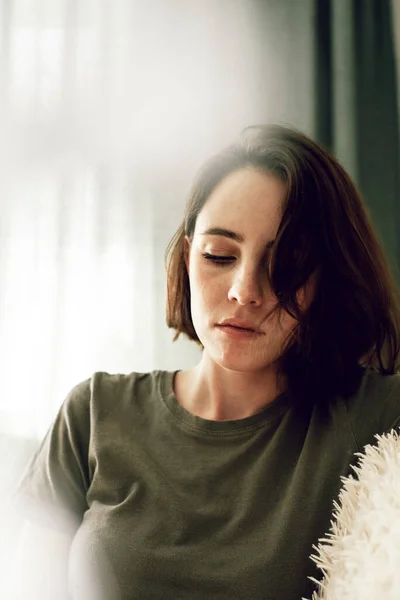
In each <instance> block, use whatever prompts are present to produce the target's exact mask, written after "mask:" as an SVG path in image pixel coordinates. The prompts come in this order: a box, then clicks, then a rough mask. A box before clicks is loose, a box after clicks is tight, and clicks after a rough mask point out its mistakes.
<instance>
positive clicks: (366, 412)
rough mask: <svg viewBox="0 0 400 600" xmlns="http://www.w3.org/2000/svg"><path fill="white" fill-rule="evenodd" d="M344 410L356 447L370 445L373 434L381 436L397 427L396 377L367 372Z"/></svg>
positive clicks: (399, 389)
mask: <svg viewBox="0 0 400 600" xmlns="http://www.w3.org/2000/svg"><path fill="white" fill-rule="evenodd" d="M347 408H348V413H349V419H350V423H351V427H352V430H353V433H354V435H355V438H356V441H357V444H358V446H359V448H360V449H361V448H363V447H364V446H365V445H367V444H374V443H375V441H376V440H375V435H376V434H379V435H385V434H387V433H389V432H390V431H392V429H397V428H398V427H399V425H400V374H398V373H396V374H393V375H383V374H381V373H379V372H377V371H375V370H372V369H367V370H366V371H365V373H364V376H363V379H362V382H361V385H360V388H359V390H358V391H357V393H356V394H355V395H354V396H353V397H352V398H350V399H349V401H348V403H347Z"/></svg>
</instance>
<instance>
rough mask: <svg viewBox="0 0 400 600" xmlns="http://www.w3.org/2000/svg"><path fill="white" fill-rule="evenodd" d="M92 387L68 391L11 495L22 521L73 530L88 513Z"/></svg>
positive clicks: (85, 384)
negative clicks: (23, 518) (85, 513)
mask: <svg viewBox="0 0 400 600" xmlns="http://www.w3.org/2000/svg"><path fill="white" fill-rule="evenodd" d="M89 438H90V382H89V380H88V381H86V382H83V383H81V384H79V385H77V386H75V388H74V389H73V390H72V391H71V392H70V394H69V395H68V396H67V398H66V400H65V401H64V403H63V404H62V406H61V408H60V410H59V411H58V414H57V416H56V418H55V420H54V422H53V424H52V425H51V427H50V428H49V430H48V432H47V434H46V436H45V437H44V439H43V441H42V442H41V444H40V446H39V448H38V450H37V451H36V453H35V454H34V456H33V457H32V459H31V460H30V462H29V464H28V466H27V468H26V470H25V472H24V474H23V476H22V478H21V480H20V481H19V484H18V487H17V489H16V491H15V493H14V495H13V505H14V507H15V508H16V509H17V511H18V512H19V513H20V514H22V516H23V517H25V518H27V519H28V520H29V521H32V522H36V523H38V524H40V525H42V526H45V527H49V528H53V529H59V530H66V531H73V530H75V529H76V527H77V526H78V525H79V523H80V522H81V520H82V518H83V514H84V512H85V510H86V509H87V500H86V493H87V490H88V488H89V485H90V475H89V457H88V454H89Z"/></svg>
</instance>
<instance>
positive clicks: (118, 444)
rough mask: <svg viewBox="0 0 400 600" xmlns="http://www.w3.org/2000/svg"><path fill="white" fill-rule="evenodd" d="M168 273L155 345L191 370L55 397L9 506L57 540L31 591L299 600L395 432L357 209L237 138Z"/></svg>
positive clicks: (398, 386)
mask: <svg viewBox="0 0 400 600" xmlns="http://www.w3.org/2000/svg"><path fill="white" fill-rule="evenodd" d="M166 257H167V271H168V277H167V283H168V300H167V325H168V326H169V327H171V328H173V329H174V330H175V331H176V336H175V339H176V338H177V337H178V335H179V334H180V333H183V334H185V335H186V336H188V337H189V338H190V339H192V340H194V341H195V342H196V343H198V344H200V346H201V348H202V357H201V360H200V362H199V364H198V365H197V366H195V367H194V368H192V369H188V370H186V371H185V370H179V371H177V372H166V371H153V372H151V373H136V372H134V373H131V374H128V375H109V374H107V373H96V374H94V375H93V376H92V377H91V378H90V379H89V380H87V381H85V382H82V383H80V384H79V385H77V386H76V387H75V388H74V389H73V390H72V391H71V393H70V394H69V396H68V398H67V399H66V400H65V402H64V404H63V406H62V408H61V409H60V412H59V414H58V416H57V418H56V420H55V422H54V424H53V426H52V427H51V428H50V430H49V432H48V434H47V436H46V438H45V440H44V441H43V443H42V445H41V448H40V449H39V450H38V452H37V454H36V456H35V457H34V458H33V460H32V462H31V464H30V466H29V467H28V470H27V473H26V475H25V476H24V478H23V480H22V481H21V484H20V486H19V490H18V494H17V496H16V501H17V502H18V504H19V506H20V507H21V508H22V509H23V510H24V511H25V514H27V515H28V518H29V519H30V520H31V521H35V522H36V523H39V524H40V531H41V532H43V531H47V532H49V531H51V530H54V531H57V532H60V533H57V534H54V535H58V536H61V538H62V541H55V542H52V543H54V545H55V546H54V547H55V548H56V549H55V550H52V552H51V556H52V559H54V557H55V556H59V558H58V559H57V560H56V559H54V560H55V566H54V568H52V569H51V570H52V573H58V574H59V575H57V576H54V577H51V578H50V577H49V575H48V574H46V575H45V577H44V578H45V579H46V581H49V579H51V584H50V583H47V585H48V586H50V585H52V586H53V590H54V589H57V593H58V597H61V595H60V594H61V591H60V590H63V589H64V587H65V586H66V584H65V583H64V581H65V580H66V578H67V575H66V564H67V562H68V581H69V583H68V587H69V594H70V597H72V598H73V599H74V600H76V599H80V598H84V599H85V600H90V599H91V598H96V599H98V598H102V599H103V598H104V599H106V598H107V599H112V600H117V599H121V600H131V599H132V600H133V599H136V598H140V599H141V600H153V599H157V600H158V599H160V598H163V599H169V598H171V599H172V598H173V599H174V600H178V599H185V600H192V599H193V600H194V599H196V600H203V599H206V598H207V599H208V598H213V599H218V600H226V599H228V598H229V599H231V598H235V599H238V600H241V599H244V598H246V599H247V598H249V599H251V600H272V599H273V600H277V599H282V600H283V599H284V600H292V599H293V600H300V598H302V597H305V596H307V597H310V596H311V593H312V590H313V584H312V582H311V580H310V579H309V577H310V576H313V577H317V578H318V573H316V572H315V567H314V565H313V563H312V562H311V560H310V559H309V556H310V554H311V553H312V545H313V544H315V543H317V541H318V539H319V538H320V537H321V536H323V535H324V534H325V533H326V532H327V531H328V529H329V525H330V518H331V512H332V508H333V501H334V499H336V498H337V496H338V494H339V490H340V486H341V477H342V476H346V475H347V474H348V473H349V472H350V465H351V464H352V462H354V461H355V458H354V453H355V452H357V451H359V450H360V449H362V448H363V446H364V445H365V444H367V443H372V442H373V441H374V435H375V434H376V433H384V432H386V431H390V430H391V429H392V428H395V427H397V425H398V424H399V422H400V375H399V374H397V369H398V357H399V344H400V341H399V339H400V338H399V333H400V308H399V294H398V291H397V289H396V286H395V284H394V282H393V280H392V277H391V275H390V271H389V269H388V266H387V263H386V260H385V257H384V253H383V251H382V248H381V246H380V244H379V242H378V240H377V237H376V235H375V233H374V231H373V228H372V226H371V223H370V220H369V218H368V216H367V212H366V209H365V207H364V206H363V204H362V201H361V199H360V196H359V194H358V193H357V191H356V189H355V187H354V185H353V184H352V182H351V181H350V179H349V177H348V175H347V174H346V173H345V171H344V170H343V169H342V168H341V167H340V165H339V164H338V163H337V162H336V160H335V159H334V158H333V157H332V156H330V155H329V154H328V153H327V152H326V151H324V150H323V149H322V148H321V147H319V146H318V145H317V144H316V143H314V142H313V141H312V140H310V139H309V138H307V137H306V136H304V135H302V134H301V133H299V132H297V131H295V130H293V129H290V128H284V127H279V126H264V127H255V128H249V129H247V130H246V131H245V132H244V134H243V135H242V136H241V138H240V139H239V140H238V142H237V143H235V144H234V145H233V146H231V147H229V148H228V149H226V150H224V151H223V152H221V153H219V154H218V155H216V156H215V157H213V158H211V159H210V161H208V162H207V164H206V165H205V166H204V167H203V169H202V170H201V171H200V173H199V175H198V177H197V178H196V180H195V182H194V185H193V189H192V191H191V194H190V197H189V201H188V204H187V207H186V211H185V215H184V219H183V222H182V224H181V226H180V227H179V229H178V231H177V233H176V235H175V236H174V238H173V240H172V241H171V243H170V245H169V247H168V249H167V255H166ZM61 532H63V533H61ZM34 535H36V536H38V535H39V536H40V539H41V540H42V542H41V543H39V542H38V543H37V544H36V547H40V548H45V547H47V542H44V541H43V539H44V538H43V536H46V535H47V536H49V535H50V533H46V534H43V533H40V534H38V533H37V529H36V530H35V532H34V534H33V533H29V534H28V538H29V540H32V539H34V538H33V536H34ZM37 539H39V538H37ZM58 548H60V550H58ZM68 555H69V557H68V560H67V556H68ZM63 557H64V558H63ZM36 562H39V563H43V562H44V559H43V558H41V559H40V560H39V561H36ZM28 564H31V563H29V561H28ZM39 566H40V565H37V564H35V569H34V570H35V573H39V572H40V569H39ZM320 576H321V574H320ZM37 585H39V584H37ZM25 597H28V596H25ZM43 597H45V596H44V594H43V593H42V594H41V598H43Z"/></svg>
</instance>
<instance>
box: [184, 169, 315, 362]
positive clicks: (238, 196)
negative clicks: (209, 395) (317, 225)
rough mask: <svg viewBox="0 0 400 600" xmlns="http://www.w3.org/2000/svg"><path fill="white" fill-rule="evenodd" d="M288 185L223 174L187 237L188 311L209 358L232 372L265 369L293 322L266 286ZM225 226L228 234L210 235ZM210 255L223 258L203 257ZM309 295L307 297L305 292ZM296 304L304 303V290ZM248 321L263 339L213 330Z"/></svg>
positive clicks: (251, 173) (248, 173)
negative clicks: (231, 320)
mask: <svg viewBox="0 0 400 600" xmlns="http://www.w3.org/2000/svg"><path fill="white" fill-rule="evenodd" d="M285 194H286V184H284V183H283V182H282V181H280V180H279V179H278V178H276V177H275V176H273V175H270V174H268V173H265V172H263V171H258V170H256V169H252V168H243V169H240V170H238V171H235V172H233V173H231V174H229V175H228V176H227V177H226V178H225V179H224V180H223V181H221V182H220V184H219V185H218V186H217V187H216V188H215V189H214V191H213V192H212V193H211V195H210V197H209V198H208V200H207V202H206V203H205V205H204V206H203V209H202V210H201V212H200V213H199V215H198V218H197V222H196V228H195V232H194V236H193V240H192V243H191V244H190V240H189V238H188V237H186V238H185V258H186V265H187V268H188V273H189V281H190V294H191V312H192V320H193V325H194V328H195V330H196V333H197V335H198V337H199V339H200V341H201V343H202V344H203V346H204V352H207V353H208V355H209V357H210V358H211V359H212V360H214V361H215V362H217V363H218V364H220V365H221V366H224V367H225V368H228V369H231V370H234V371H256V370H260V369H261V370H262V369H268V368H270V367H271V366H272V365H273V364H274V363H275V362H276V360H277V359H278V358H279V356H280V354H281V351H282V346H283V343H284V341H285V339H286V337H287V336H288V334H290V332H291V331H292V330H293V328H294V327H295V325H296V321H295V319H294V318H293V317H291V316H290V315H289V314H288V313H286V311H284V310H279V311H276V312H274V313H271V311H272V310H273V308H274V307H275V306H276V304H277V299H276V297H275V296H274V295H273V293H272V291H271V289H270V286H269V283H268V267H267V263H268V255H269V253H270V251H271V246H272V244H273V242H274V240H275V237H276V234H277V231H278V228H279V224H280V221H281V218H282V210H283V203H284V200H285ZM215 229H223V230H226V231H228V232H232V233H231V234H229V235H222V232H219V234H218V235H217V234H215V233H218V232H214V233H213V232H212V231H210V230H215ZM207 255H212V256H214V257H218V258H219V259H221V258H222V257H225V258H224V259H223V260H220V262H215V259H214V260H213V259H210V258H209V257H208V258H207ZM308 295H309V294H308ZM299 301H300V302H301V303H306V302H308V299H307V298H306V297H305V296H304V292H302V294H301V297H300V298H299ZM228 318H238V319H242V320H246V321H249V322H250V323H252V324H253V326H254V328H256V329H259V330H261V334H259V335H253V336H250V337H243V338H236V337H231V336H230V335H227V333H225V331H226V330H224V329H221V328H220V327H218V326H217V324H218V323H221V321H223V320H224V319H228Z"/></svg>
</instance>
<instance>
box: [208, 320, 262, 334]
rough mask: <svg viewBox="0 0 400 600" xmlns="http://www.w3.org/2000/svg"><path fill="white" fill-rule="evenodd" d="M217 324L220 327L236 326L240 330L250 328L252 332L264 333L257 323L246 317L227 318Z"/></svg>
mask: <svg viewBox="0 0 400 600" xmlns="http://www.w3.org/2000/svg"><path fill="white" fill-rule="evenodd" d="M217 325H218V327H230V328H234V327H236V328H239V329H240V330H250V333H263V332H262V331H261V329H260V328H259V327H258V326H257V325H255V324H254V323H250V321H245V320H244V319H236V318H231V319H225V320H224V321H221V323H217Z"/></svg>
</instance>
